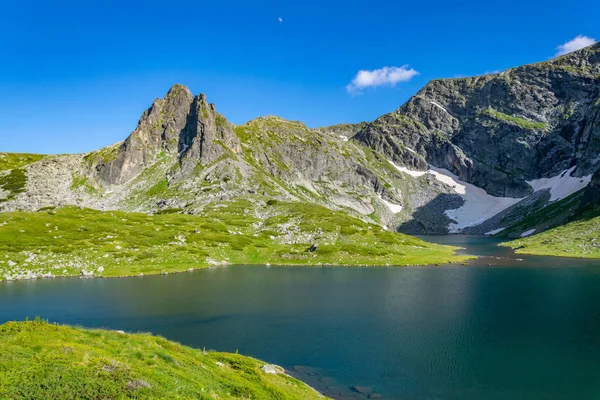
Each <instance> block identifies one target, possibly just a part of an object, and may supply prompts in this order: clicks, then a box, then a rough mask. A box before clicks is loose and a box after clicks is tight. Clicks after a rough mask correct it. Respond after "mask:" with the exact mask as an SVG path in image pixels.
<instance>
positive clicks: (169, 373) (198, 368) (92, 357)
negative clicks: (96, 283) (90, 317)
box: [0, 321, 325, 400]
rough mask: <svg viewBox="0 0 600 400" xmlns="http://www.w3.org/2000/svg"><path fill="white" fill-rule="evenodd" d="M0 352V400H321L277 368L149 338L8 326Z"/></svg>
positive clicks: (36, 324)
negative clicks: (1, 399)
mask: <svg viewBox="0 0 600 400" xmlns="http://www.w3.org/2000/svg"><path fill="white" fill-rule="evenodd" d="M0 353H1V354H2V363H1V365H0V398H3V399H4V398H6V399H31V400H34V399H35V400H38V399H71V398H77V399H129V398H135V399H167V398H168V399H175V398H177V399H215V398H219V399H257V400H258V399H264V400H272V399H282V400H283V399H285V400H293V399H298V400H304V399H325V397H324V396H322V395H320V394H319V393H317V392H316V391H315V390H313V389H312V388H310V387H308V386H307V385H305V384H304V383H302V382H300V381H298V380H296V379H294V378H292V377H291V376H289V375H287V374H285V373H284V371H283V369H282V368H280V367H277V366H272V365H268V364H265V363H264V362H262V361H259V360H256V359H253V358H250V357H244V356H241V355H238V354H229V353H217V352H212V351H211V352H204V351H201V350H195V349H192V348H189V347H186V346H182V345H180V344H178V343H174V342H171V341H168V340H166V339H164V338H162V337H158V336H152V335H149V334H127V333H123V332H116V331H105V330H87V329H82V328H74V327H69V326H60V325H52V324H48V323H45V322H42V321H29V322H8V323H5V324H4V325H0Z"/></svg>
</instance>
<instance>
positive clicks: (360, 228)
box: [0, 201, 468, 279]
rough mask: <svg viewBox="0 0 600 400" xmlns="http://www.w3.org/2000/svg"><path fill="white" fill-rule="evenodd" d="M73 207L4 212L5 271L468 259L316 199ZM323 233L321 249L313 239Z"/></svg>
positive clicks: (0, 239)
mask: <svg viewBox="0 0 600 400" xmlns="http://www.w3.org/2000/svg"><path fill="white" fill-rule="evenodd" d="M173 211H174V212H169V213H164V214H161V215H152V216H151V215H147V214H141V213H125V212H117V211H111V212H101V211H95V210H90V209H79V208H76V207H65V208H59V209H56V210H47V211H42V212H37V213H30V212H13V213H3V214H0V279H6V277H13V278H15V279H19V278H23V277H24V276H29V277H34V276H40V275H48V274H52V275H54V276H63V275H64V276H72V275H80V274H81V271H82V270H84V271H86V272H94V274H95V275H102V276H107V277H108V276H126V275H138V274H142V273H143V274H158V273H164V272H176V271H184V270H187V269H189V268H204V267H209V266H211V265H216V264H222V263H228V264H267V263H270V264H274V265H276V264H281V265H320V264H331V265H349V266H352V265H372V266H383V265H415V264H419V265H425V264H440V263H447V262H462V261H464V260H466V259H467V258H468V257H466V256H457V255H455V254H454V250H455V249H454V248H451V247H446V246H441V245H436V244H431V243H427V242H424V241H422V240H419V239H416V238H413V237H411V236H407V235H403V234H399V233H393V232H388V231H385V230H383V229H382V228H380V227H379V226H376V225H368V224H366V223H364V222H362V221H361V220H358V219H355V218H352V217H349V216H347V214H345V213H344V212H341V211H331V210H329V209H327V208H325V207H321V206H317V205H314V204H307V203H286V202H277V203H274V204H272V205H264V206H255V205H253V204H251V203H249V202H244V201H238V202H230V203H221V204H215V205H212V206H208V207H207V208H206V209H205V210H204V212H203V214H202V215H197V216H191V215H185V214H180V213H177V212H176V211H177V210H173ZM313 243H317V244H318V245H319V249H318V250H317V251H316V252H309V251H307V249H308V248H309V247H310V246H311V245H312V244H313Z"/></svg>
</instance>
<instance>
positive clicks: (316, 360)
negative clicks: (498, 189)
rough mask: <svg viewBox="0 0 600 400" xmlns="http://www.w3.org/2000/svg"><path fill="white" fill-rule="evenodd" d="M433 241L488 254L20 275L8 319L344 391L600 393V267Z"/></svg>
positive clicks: (2, 312)
mask: <svg viewBox="0 0 600 400" xmlns="http://www.w3.org/2000/svg"><path fill="white" fill-rule="evenodd" d="M434 240H436V241H439V242H444V243H448V244H455V245H459V246H462V247H467V248H468V251H469V252H471V253H475V254H479V255H482V256H486V258H484V259H482V260H478V261H476V262H473V263H472V265H470V266H467V267H465V266H456V265H454V266H445V267H439V268H438V267H411V268H331V267H329V268H326V267H323V268H301V267H300V268H291V267H271V268H266V267H256V266H249V267H225V268H217V269H211V270H205V271H197V272H193V273H184V274H175V275H168V276H156V277H148V276H147V277H142V278H123V279H56V280H43V281H26V282H11V283H8V284H3V285H0V320H1V321H0V322H3V321H6V320H13V319H24V318H25V317H27V316H29V317H33V316H41V317H43V318H48V319H50V320H51V321H58V322H60V323H68V324H79V325H83V326H88V327H105V328H111V329H124V330H129V331H147V332H153V333H155V334H160V335H163V336H166V337H167V338H169V339H173V340H176V341H179V342H182V343H185V344H188V345H191V346H195V347H199V348H203V347H206V348H207V349H217V350H222V351H236V350H239V352H240V353H242V354H247V355H251V356H254V357H258V358H261V359H264V360H268V361H269V362H273V363H276V364H280V365H282V366H284V367H286V368H287V369H288V370H289V371H290V372H291V373H292V374H293V375H295V376H298V377H300V378H302V379H303V380H305V381H306V382H308V383H309V384H311V385H313V386H315V387H316V388H318V389H319V390H321V391H323V392H325V393H326V394H330V395H332V396H335V397H336V398H361V399H364V398H368V396H369V395H370V396H372V397H375V398H376V397H377V396H376V395H382V396H383V398H388V399H389V398H396V399H413V400H414V399H467V400H469V399H477V400H479V399H492V400H493V399H502V400H504V399H532V400H533V399H535V400H537V399H577V400H580V399H596V398H600V334H599V332H600V263H598V262H592V261H585V260H571V259H556V258H548V257H520V256H519V257H518V258H520V259H522V261H517V260H516V259H515V257H514V256H512V254H511V252H510V251H509V250H507V249H503V248H497V247H495V240H494V239H490V238H479V237H465V236H452V237H436V238H434ZM488 264H492V265H491V266H488ZM549 267H552V268H549ZM352 386H358V387H359V389H361V390H362V391H363V392H364V393H359V392H358V391H357V390H356V388H355V389H354V390H352V389H351V387H352ZM367 389H368V390H367Z"/></svg>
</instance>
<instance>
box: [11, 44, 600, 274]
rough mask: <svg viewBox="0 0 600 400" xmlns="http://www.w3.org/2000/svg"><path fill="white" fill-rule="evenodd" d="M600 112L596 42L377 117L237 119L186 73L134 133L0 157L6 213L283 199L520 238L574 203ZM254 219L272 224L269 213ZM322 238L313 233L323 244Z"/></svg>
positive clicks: (206, 206) (411, 224)
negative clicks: (64, 150) (80, 149)
mask: <svg viewBox="0 0 600 400" xmlns="http://www.w3.org/2000/svg"><path fill="white" fill-rule="evenodd" d="M599 119H600V44H596V45H592V46H589V47H587V48H584V49H581V50H579V51H576V52H573V53H569V54H567V55H565V56H562V57H559V58H556V59H553V60H550V61H546V62H542V63H538V64H532V65H526V66H521V67H516V68H511V69H509V70H506V71H503V72H501V73H498V74H489V75H484V76H478V77H472V78H460V79H439V80H434V81H432V82H430V83H429V84H427V85H426V86H425V87H424V88H423V89H422V90H421V91H419V92H418V93H417V94H416V95H415V96H413V97H412V98H411V99H410V100H409V101H408V102H407V103H406V104H404V105H402V106H401V107H400V108H398V109H397V110H396V111H394V112H392V113H389V114H385V115H383V116H381V117H380V118H377V119H376V120H375V121H372V122H362V123H359V124H339V125H335V126H331V127H323V128H318V129H310V128H308V127H307V126H306V125H304V124H303V123H302V122H299V121H289V120H285V119H283V118H279V117H275V116H267V117H260V118H257V119H255V120H252V121H249V122H247V123H245V124H242V125H238V126H236V125H233V124H231V123H230V122H229V121H228V120H227V119H226V117H225V116H223V115H222V114H220V113H218V112H217V108H216V106H215V105H214V104H212V103H209V102H208V100H207V98H206V96H205V95H203V94H200V95H193V94H192V93H191V92H190V91H189V90H188V89H187V88H186V87H185V86H182V85H174V86H173V87H172V88H171V89H170V90H169V91H168V92H167V94H166V95H165V97H164V98H157V99H155V100H154V102H153V103H152V105H151V106H150V107H149V108H148V109H147V110H146V111H144V112H143V113H142V115H141V117H140V119H139V122H138V125H137V127H136V129H135V130H134V131H133V132H132V133H131V134H130V135H129V136H128V137H127V138H126V139H125V140H124V141H122V142H119V143H115V144H113V145H111V146H107V147H105V148H102V149H100V150H97V151H94V152H91V153H87V154H72V155H55V156H42V155H24V154H0V212H7V213H11V212H37V211H39V210H44V209H46V208H48V207H68V206H74V207H79V208H89V209H93V210H98V211H102V212H136V213H144V214H149V215H155V214H161V213H167V212H168V213H177V214H181V215H190V216H198V217H200V216H202V215H205V214H206V213H207V212H209V213H210V212H211V211H210V210H212V209H215V208H219V207H223V208H226V207H229V205H230V204H231V205H232V207H233V208H235V207H237V205H236V204H238V203H239V202H241V201H243V202H244V203H245V205H244V207H245V208H246V209H248V210H263V209H266V206H267V205H268V204H273V202H280V203H281V204H294V206H290V209H294V210H301V211H302V212H307V214H306V215H305V216H304V218H305V219H310V218H312V214H311V213H310V212H309V211H307V210H314V209H315V208H314V207H324V209H325V210H329V212H331V213H332V214H331V215H338V214H336V213H342V214H340V215H345V216H347V217H348V218H357V219H359V220H361V221H362V222H364V223H367V224H371V225H373V226H375V225H377V226H379V227H383V228H384V229H389V230H391V231H401V232H404V233H409V234H447V233H465V234H498V235H504V236H506V237H510V238H515V237H520V236H522V235H524V234H526V233H527V234H531V233H538V232H541V231H543V230H546V229H550V228H553V227H555V226H559V225H562V224H564V223H566V222H568V221H571V220H572V219H573V218H574V216H575V215H576V214H577V211H576V209H577V207H579V202H580V201H582V202H583V200H582V199H581V198H580V195H579V194H578V193H583V191H584V189H586V188H587V187H588V186H589V185H590V182H592V181H593V178H592V175H593V174H594V172H595V171H598V169H599V166H600V158H599V157H598V156H597V155H598V153H599V152H600V124H599ZM586 196H587V195H586ZM587 197H589V196H587ZM587 197H586V198H587ZM567 200H568V201H567ZM582 204H583V203H582ZM548 211H552V212H551V213H550V214H551V218H549V217H548V218H547V216H548V215H549V213H548ZM86 212H87V211H86ZM68 213H74V211H68ZM82 213H83V212H82ZM319 213H320V211H319ZM249 215H250V216H254V217H256V220H255V221H253V222H252V223H254V224H259V225H260V224H261V223H262V222H261V221H262V219H263V214H262V212H260V211H257V212H256V213H250V214H249ZM291 219H292V217H291V216H290V220H291ZM348 221H350V220H348ZM49 223H50V222H49ZM348 223H350V222H348ZM50 224H51V223H50ZM318 224H319V221H314V225H315V227H317V226H318ZM0 229H4V228H2V227H0ZM6 229H8V228H6ZM311 229H312V228H311ZM228 230H230V231H234V230H235V229H233V227H228ZM254 234H255V233H252V235H254ZM258 234H259V235H260V233H258ZM307 237H308V236H307ZM311 240H312V239H311ZM317 242H318V243H308V241H307V242H306V243H304V244H310V245H312V244H319V245H323V246H325V243H326V242H324V241H319V239H317ZM323 246H322V248H324V247H323ZM29 250H31V251H33V250H35V249H34V248H31V249H29ZM231 258H232V259H233V258H235V257H231ZM274 260H275V259H274ZM337 260H344V257H338V258H337ZM12 261H13V262H16V261H14V260H12ZM326 262H328V263H329V262H330V260H328V261H326ZM339 262H342V261H339ZM334 263H337V261H336V262H334ZM378 263H379V261H378ZM351 264H355V263H351ZM402 264H406V263H402Z"/></svg>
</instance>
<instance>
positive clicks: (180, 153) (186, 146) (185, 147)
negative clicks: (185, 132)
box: [177, 143, 190, 158]
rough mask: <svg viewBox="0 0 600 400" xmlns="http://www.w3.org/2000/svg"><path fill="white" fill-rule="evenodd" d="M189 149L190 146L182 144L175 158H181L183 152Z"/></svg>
mask: <svg viewBox="0 0 600 400" xmlns="http://www.w3.org/2000/svg"><path fill="white" fill-rule="evenodd" d="M189 148H190V146H188V145H187V144H185V143H184V144H183V149H181V151H180V152H179V154H177V157H179V158H181V156H183V153H185V151H186V150H187V149H189Z"/></svg>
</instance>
